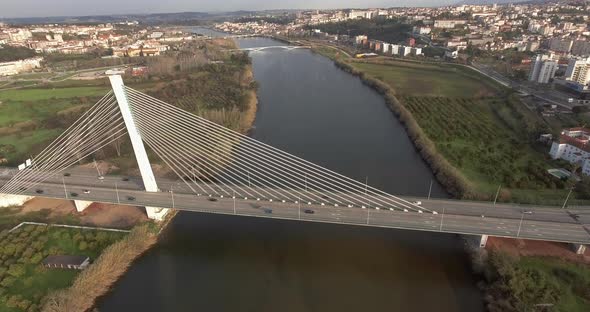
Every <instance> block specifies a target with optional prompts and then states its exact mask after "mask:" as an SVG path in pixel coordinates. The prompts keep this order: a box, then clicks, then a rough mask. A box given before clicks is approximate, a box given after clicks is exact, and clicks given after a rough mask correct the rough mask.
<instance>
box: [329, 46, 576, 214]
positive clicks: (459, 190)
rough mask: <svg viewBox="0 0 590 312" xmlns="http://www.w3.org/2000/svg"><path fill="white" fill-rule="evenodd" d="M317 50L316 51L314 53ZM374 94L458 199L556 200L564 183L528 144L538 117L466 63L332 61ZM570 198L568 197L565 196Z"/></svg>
mask: <svg viewBox="0 0 590 312" xmlns="http://www.w3.org/2000/svg"><path fill="white" fill-rule="evenodd" d="M320 53H321V52H320ZM336 62H337V65H338V66H339V67H341V68H342V69H344V70H346V71H348V72H350V73H352V74H354V75H357V76H359V77H361V79H363V81H364V82H365V83H367V84H368V85H370V86H371V87H373V88H374V89H376V90H377V91H378V92H380V93H382V94H383V95H384V97H385V99H386V101H387V103H388V105H390V107H391V109H392V110H393V111H394V113H395V114H396V115H398V117H399V119H400V121H401V122H403V123H404V124H405V126H406V128H407V131H408V134H409V136H410V137H411V139H412V140H413V141H414V144H415V146H416V148H417V149H418V151H419V152H420V153H421V155H422V157H423V158H424V159H425V160H426V162H427V163H428V164H429V165H430V166H431V168H432V170H433V171H434V173H435V175H436V177H437V179H438V180H439V181H440V182H441V183H442V184H443V185H445V187H446V188H447V190H448V191H449V192H450V193H452V194H453V195H454V196H455V197H458V198H470V199H481V200H489V199H491V198H493V196H494V194H495V191H496V190H497V188H498V186H502V191H501V193H500V198H499V200H504V201H516V202H523V203H543V204H557V203H559V202H562V201H563V199H564V198H565V195H566V194H567V190H566V189H565V188H566V187H567V186H569V185H570V184H568V183H571V182H569V181H561V180H558V179H555V178H553V177H552V176H550V175H548V174H547V172H546V169H548V168H550V167H552V166H557V165H558V164H555V163H553V162H551V161H550V160H549V159H548V157H547V155H546V151H538V150H536V149H535V146H534V141H535V139H536V137H537V135H538V134H539V133H541V132H545V131H549V127H548V126H547V124H546V122H545V121H544V120H543V119H541V118H540V117H539V116H538V115H537V114H536V113H535V112H532V111H529V110H528V109H526V108H525V106H524V105H522V103H521V102H520V99H519V98H518V96H517V95H515V94H513V93H511V92H510V90H507V89H506V88H504V87H502V86H500V85H498V84H496V83H494V82H493V81H492V80H490V79H489V78H487V77H484V76H482V75H480V74H479V73H477V72H475V71H472V70H471V69H469V68H466V67H463V66H458V65H453V64H431V63H421V62H406V61H397V60H392V59H389V58H376V59H369V60H352V59H346V58H342V57H338V58H337V59H336ZM571 203H573V201H572V202H571Z"/></svg>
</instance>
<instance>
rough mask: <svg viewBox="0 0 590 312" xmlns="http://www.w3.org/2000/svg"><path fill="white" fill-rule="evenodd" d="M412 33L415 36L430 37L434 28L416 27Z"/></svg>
mask: <svg viewBox="0 0 590 312" xmlns="http://www.w3.org/2000/svg"><path fill="white" fill-rule="evenodd" d="M412 31H413V32H414V33H415V34H419V35H428V34H430V32H431V31H432V28H430V27H428V26H414V28H413V29H412Z"/></svg>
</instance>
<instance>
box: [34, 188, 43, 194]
mask: <svg viewBox="0 0 590 312" xmlns="http://www.w3.org/2000/svg"><path fill="white" fill-rule="evenodd" d="M35 193H37V194H43V193H44V191H43V190H41V189H38V190H36V191H35Z"/></svg>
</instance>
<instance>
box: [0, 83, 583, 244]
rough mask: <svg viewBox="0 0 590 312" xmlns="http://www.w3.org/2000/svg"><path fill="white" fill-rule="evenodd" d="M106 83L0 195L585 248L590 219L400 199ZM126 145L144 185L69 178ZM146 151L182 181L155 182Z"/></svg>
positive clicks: (7, 179)
mask: <svg viewBox="0 0 590 312" xmlns="http://www.w3.org/2000/svg"><path fill="white" fill-rule="evenodd" d="M109 78H110V80H111V84H112V86H113V91H111V92H109V93H108V94H106V95H105V96H104V97H103V98H102V99H101V100H99V101H98V102H97V103H96V104H95V105H94V106H93V107H91V108H90V109H89V110H88V111H87V112H86V113H85V114H84V115H82V116H81V117H80V118H79V119H78V120H77V121H76V122H75V123H74V124H73V125H72V126H70V127H69V128H68V129H67V130H66V131H65V132H64V133H63V134H62V135H60V136H59V137H58V138H57V139H56V140H55V141H54V142H52V143H51V144H50V145H49V146H48V147H46V148H45V149H44V150H43V151H42V152H41V153H39V155H37V156H35V157H34V158H32V159H31V160H30V162H27V164H26V165H25V166H23V167H21V170H4V171H0V185H2V187H1V188H0V194H5V195H3V196H4V197H5V198H8V197H10V196H13V197H14V196H15V195H21V196H40V197H50V198H63V199H69V200H74V201H76V202H78V203H79V204H80V205H82V204H83V203H84V202H85V203H91V202H102V203H114V204H123V205H133V206H146V211H147V213H148V216H149V217H150V218H153V219H161V218H163V216H164V215H165V214H166V212H167V209H170V208H171V209H180V210H189V211H200V212H211V213H224V214H236V215H246V216H258V217H268V218H281V219H293V220H302V221H316V222H330V223H342V224H352V225H365V226H378V227H391V228H400V229H413V230H422V231H434V232H446V233H460V234H473V235H482V243H483V244H485V239H487V235H493V236H503V237H513V238H528V239H540V240H551V241H560V242H570V243H577V244H588V243H590V230H589V226H590V210H586V209H582V208H581V209H575V210H572V209H568V210H565V209H559V208H540V207H536V208H535V207H526V208H523V207H520V206H514V205H494V204H492V203H471V202H462V201H452V200H427V199H407V198H406V199H404V198H400V197H398V196H394V195H391V194H387V193H386V192H383V191H381V190H379V189H376V188H374V187H371V186H370V185H367V184H366V183H361V182H358V181H356V180H353V179H351V178H348V177H346V176H343V175H341V174H338V173H336V172H334V171H331V170H329V169H326V168H323V167H321V166H318V165H316V164H314V163H311V162H308V161H306V160H304V159H301V158H299V157H296V156H294V155H290V154H289V153H286V152H284V151H282V150H279V149H276V148H274V147H272V146H269V145H267V144H264V143H262V142H259V141H257V140H255V139H252V138H250V137H248V136H245V135H242V134H240V133H237V132H235V131H232V130H229V129H227V128H225V127H223V126H221V125H218V124H216V123H213V122H211V121H208V120H206V119H203V118H201V117H199V116H196V115H193V114H191V113H189V112H187V111H184V110H182V109H180V108H178V107H176V106H174V105H171V104H168V103H165V102H163V101H160V100H158V99H156V98H153V97H151V96H148V95H146V94H144V93H142V92H139V91H137V90H134V89H132V88H129V87H126V86H125V85H124V84H123V80H122V78H121V76H119V75H117V74H116V73H111V75H110V76H109ZM123 138H129V139H130V141H131V144H132V146H133V151H134V153H135V157H136V160H137V164H138V167H139V170H140V173H141V179H140V180H134V179H130V180H129V179H128V178H124V177H114V176H107V177H97V176H88V175H76V174H71V173H70V172H69V171H68V169H69V168H71V167H73V166H76V165H78V164H79V163H80V162H81V161H82V160H85V159H87V158H88V157H90V156H91V155H93V154H94V153H96V152H98V151H100V150H101V149H102V148H104V147H106V146H107V145H109V144H112V143H113V142H115V141H117V140H121V139H123ZM144 144H146V145H147V146H148V147H149V148H150V149H151V151H152V152H153V154H154V155H156V156H157V157H158V158H160V160H161V161H162V162H163V163H165V164H166V165H167V166H168V168H169V169H170V170H171V171H172V172H174V173H175V175H176V176H177V178H178V181H172V180H164V179H158V180H156V178H155V176H154V173H153V171H152V167H151V164H150V161H149V158H148V153H147V152H146V149H145V147H144ZM7 201H8V200H7ZM417 201H421V202H422V203H421V204H418V202H417ZM82 207H83V206H82ZM580 246H583V245H580ZM580 248H583V247H580Z"/></svg>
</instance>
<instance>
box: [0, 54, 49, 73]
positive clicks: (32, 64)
mask: <svg viewBox="0 0 590 312" xmlns="http://www.w3.org/2000/svg"><path fill="white" fill-rule="evenodd" d="M42 61H43V58H42V57H40V56H39V57H33V58H28V59H24V60H18V61H14V62H4V63H0V76H12V75H16V74H19V73H22V72H26V71H31V70H33V69H35V68H41V62H42Z"/></svg>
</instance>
